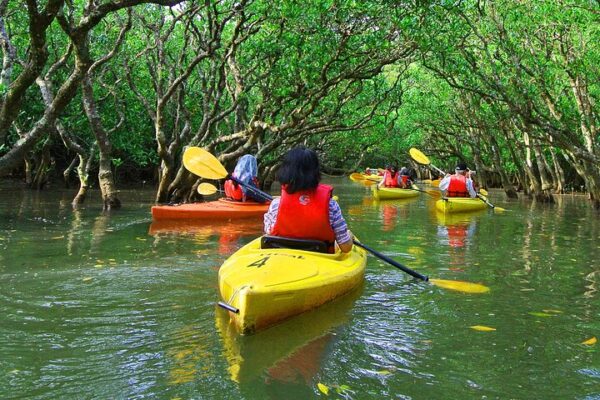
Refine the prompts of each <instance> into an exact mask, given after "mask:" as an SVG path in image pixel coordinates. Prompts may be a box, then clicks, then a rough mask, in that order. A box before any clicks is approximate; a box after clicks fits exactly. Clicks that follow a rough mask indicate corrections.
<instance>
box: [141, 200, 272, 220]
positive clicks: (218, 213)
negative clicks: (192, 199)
mask: <svg viewBox="0 0 600 400" xmlns="http://www.w3.org/2000/svg"><path fill="white" fill-rule="evenodd" d="M268 209H269V203H256V202H250V201H247V202H241V201H233V200H227V199H219V200H217V201H209V202H206V203H190V204H179V205H161V206H153V207H152V219H153V220H155V221H157V220H164V219H212V220H228V219H235V218H262V216H263V215H264V214H265V213H266V212H267V210H268Z"/></svg>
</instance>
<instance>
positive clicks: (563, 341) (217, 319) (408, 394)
mask: <svg viewBox="0 0 600 400" xmlns="http://www.w3.org/2000/svg"><path fill="white" fill-rule="evenodd" d="M333 183H334V184H335V185H336V193H337V194H338V195H339V196H340V203H341V204H342V208H343V210H344V213H345V216H346V218H347V220H348V222H349V224H350V226H351V228H352V230H353V231H354V232H355V234H356V235H357V236H359V237H360V238H361V239H362V240H363V241H364V242H365V243H366V244H370V245H371V246H372V247H374V248H376V249H379V250H381V251H382V252H384V253H385V254H387V255H390V256H392V257H394V258H395V259H396V260H398V261H399V262H401V263H404V264H405V265H407V266H409V267H411V268H413V269H416V270H418V271H419V272H422V273H424V274H428V275H429V276H430V277H432V278H440V279H456V280H466V281H471V282H481V283H483V284H485V285H487V286H489V287H490V289H491V291H490V292H489V293H487V294H464V293H459V292H452V291H449V290H446V289H441V288H439V287H436V286H433V285H429V284H424V283H420V282H417V281H414V280H412V279H410V278H409V277H408V276H407V275H406V274H404V273H402V272H401V271H399V270H396V269H395V268H393V267H391V266H389V265H387V264H384V263H382V262H380V261H378V260H377V259H375V258H372V257H370V258H369V262H368V266H367V274H366V279H365V284H364V286H363V287H362V288H361V289H360V290H359V291H357V292H355V293H352V294H350V295H349V296H346V297H344V298H342V299H340V300H338V301H336V302H333V303H331V304H329V305H327V306H324V307H323V308H321V309H320V310H317V311H315V312H312V313H308V314H305V315H302V316H300V317H297V318H295V319H292V320H290V321H288V322H286V323H284V324H281V325H279V326H277V327H274V328H272V329H269V330H267V331H264V332H262V333H259V334H257V335H254V336H250V337H239V336H237V335H236V334H235V333H234V332H232V331H231V327H230V326H229V325H228V323H227V316H226V315H225V314H224V313H222V312H221V311H220V310H217V309H216V308H215V303H216V301H217V300H218V293H217V273H218V268H219V265H220V264H221V263H222V262H223V261H224V260H225V259H226V258H227V256H228V255H229V254H231V253H232V252H233V251H234V250H235V249H237V248H238V247H240V246H241V245H242V244H244V243H246V242H248V241H250V240H251V239H252V238H254V237H256V236H257V235H258V234H259V233H260V230H261V224H260V222H258V223H251V222H250V223H249V222H246V223H244V224H241V225H239V226H236V225H232V224H218V225H212V226H185V227H184V228H183V229H180V230H177V229H176V228H175V227H173V226H172V225H156V224H153V225H152V226H151V217H150V212H149V210H150V205H151V201H152V198H153V192H151V191H139V192H133V191H131V192H127V191H124V192H123V193H122V199H123V200H124V204H125V208H124V209H123V210H121V211H119V212H116V213H113V214H110V215H103V214H102V212H101V207H100V204H99V203H98V202H94V201H91V202H90V203H88V204H87V205H86V207H85V208H84V209H83V210H81V211H77V212H73V211H72V210H71V208H70V205H69V202H70V200H71V197H72V195H73V193H71V192H59V191H53V192H51V193H35V192H29V191H20V190H14V189H12V188H9V187H7V186H3V187H2V188H0V355H1V356H0V397H1V398H28V397H33V398H39V399H58V398H61V399H63V398H82V399H83V398H106V399H108V398H128V399H135V398H161V399H174V398H180V399H190V398H194V399H199V398H202V399H213V398H214V399H240V398H243V399H264V398H272V399H293V398H298V399H307V398H325V397H327V398H332V399H334V398H346V399H382V398H402V399H405V398H406V399H409V398H410V399H442V398H444V399H463V398H474V399H475V398H500V399H508V398H518V399H525V398H528V399H529V398H537V399H547V398H554V399H563V398H564V399H566V398H569V399H598V398H600V343H597V344H595V345H585V344H582V342H583V341H585V340H587V339H590V338H591V337H594V336H595V337H600V300H599V298H600V293H599V292H598V290H599V281H600V218H599V215H598V213H596V212H594V211H593V210H591V209H590V208H589V205H588V203H587V202H586V201H585V200H584V199H583V198H581V197H570V196H565V197H563V198H561V199H559V203H558V204H556V205H553V206H542V205H532V204H531V203H530V202H525V201H522V202H510V203H509V202H504V201H503V200H501V199H502V198H503V197H502V196H501V195H500V194H494V193H492V195H491V200H492V201H493V202H495V203H496V204H497V205H500V206H502V207H505V208H507V209H510V210H511V211H510V212H506V213H503V214H498V213H495V214H494V213H493V212H488V211H484V212H481V213H476V214H471V215H466V216H464V217H459V218H444V217H441V216H439V215H437V214H436V213H435V211H433V202H432V201H431V200H430V199H428V198H427V197H425V196H423V197H419V198H417V199H414V200H408V201H402V202H400V201H396V202H394V201H392V202H381V203H373V201H372V200H371V199H370V197H369V192H368V189H366V188H364V187H363V186H361V185H359V184H355V183H352V182H350V181H347V180H342V179H339V180H335V181H333ZM91 197H93V198H97V197H98V196H97V194H95V193H92V195H91ZM92 200H93V199H92ZM475 325H483V326H488V327H492V328H495V329H496V330H495V331H489V332H485V331H477V330H474V329H471V328H470V327H471V326H475ZM319 383H321V384H322V385H325V386H326V387H327V388H328V389H329V395H328V396H325V395H324V394H323V393H322V392H321V391H320V390H319V388H318V384H319Z"/></svg>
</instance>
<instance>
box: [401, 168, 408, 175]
mask: <svg viewBox="0 0 600 400" xmlns="http://www.w3.org/2000/svg"><path fill="white" fill-rule="evenodd" d="M400 175H408V168H406V167H402V168H400Z"/></svg>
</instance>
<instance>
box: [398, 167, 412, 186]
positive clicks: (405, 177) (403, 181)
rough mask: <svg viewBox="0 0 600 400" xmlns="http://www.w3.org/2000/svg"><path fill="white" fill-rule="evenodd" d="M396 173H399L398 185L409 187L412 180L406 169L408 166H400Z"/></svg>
mask: <svg viewBox="0 0 600 400" xmlns="http://www.w3.org/2000/svg"><path fill="white" fill-rule="evenodd" d="M398 174H399V175H400V176H399V177H398V187H400V188H402V189H410V188H411V187H412V185H413V182H412V180H411V179H410V171H409V170H408V168H406V167H402V168H400V172H398Z"/></svg>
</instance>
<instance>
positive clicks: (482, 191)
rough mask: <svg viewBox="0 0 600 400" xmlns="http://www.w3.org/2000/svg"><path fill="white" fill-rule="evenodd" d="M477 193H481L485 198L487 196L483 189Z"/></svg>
mask: <svg viewBox="0 0 600 400" xmlns="http://www.w3.org/2000/svg"><path fill="white" fill-rule="evenodd" d="M479 193H481V194H482V195H484V196H486V197H487V195H488V191H487V190H485V189H479Z"/></svg>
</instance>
